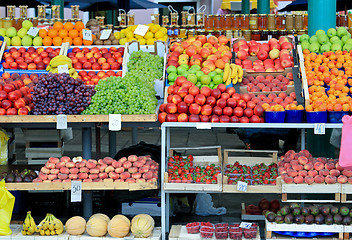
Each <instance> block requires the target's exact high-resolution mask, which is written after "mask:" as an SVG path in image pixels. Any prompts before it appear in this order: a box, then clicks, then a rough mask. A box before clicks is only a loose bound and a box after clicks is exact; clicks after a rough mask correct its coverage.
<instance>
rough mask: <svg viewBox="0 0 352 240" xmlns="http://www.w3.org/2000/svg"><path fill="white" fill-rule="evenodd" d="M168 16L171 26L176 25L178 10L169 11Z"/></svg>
mask: <svg viewBox="0 0 352 240" xmlns="http://www.w3.org/2000/svg"><path fill="white" fill-rule="evenodd" d="M170 17H171V25H173V26H176V25H178V12H172V13H170Z"/></svg>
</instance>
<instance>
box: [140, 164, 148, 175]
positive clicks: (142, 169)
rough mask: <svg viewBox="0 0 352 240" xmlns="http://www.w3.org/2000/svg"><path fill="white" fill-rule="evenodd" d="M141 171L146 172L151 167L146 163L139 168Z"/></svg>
mask: <svg viewBox="0 0 352 240" xmlns="http://www.w3.org/2000/svg"><path fill="white" fill-rule="evenodd" d="M138 171H139V172H140V173H146V172H148V171H149V167H148V166H146V165H144V166H143V167H140V168H139V170H138Z"/></svg>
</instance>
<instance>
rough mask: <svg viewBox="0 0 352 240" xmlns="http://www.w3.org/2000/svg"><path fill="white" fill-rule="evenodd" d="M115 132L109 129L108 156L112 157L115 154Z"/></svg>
mask: <svg viewBox="0 0 352 240" xmlns="http://www.w3.org/2000/svg"><path fill="white" fill-rule="evenodd" d="M116 144H117V143H116V132H115V131H109V156H110V157H114V156H115V155H116V153H117V152H116V151H117V150H116Z"/></svg>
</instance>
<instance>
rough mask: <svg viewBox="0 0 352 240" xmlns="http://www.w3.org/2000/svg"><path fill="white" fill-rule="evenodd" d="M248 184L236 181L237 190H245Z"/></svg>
mask: <svg viewBox="0 0 352 240" xmlns="http://www.w3.org/2000/svg"><path fill="white" fill-rule="evenodd" d="M247 187H248V184H247V183H246V182H242V181H238V182H237V191H241V192H247Z"/></svg>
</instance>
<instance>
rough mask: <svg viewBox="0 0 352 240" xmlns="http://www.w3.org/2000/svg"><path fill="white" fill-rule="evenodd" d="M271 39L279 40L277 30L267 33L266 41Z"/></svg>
mask: <svg viewBox="0 0 352 240" xmlns="http://www.w3.org/2000/svg"><path fill="white" fill-rule="evenodd" d="M271 38H276V39H278V38H279V35H278V31H277V30H273V31H269V34H268V40H270V39H271Z"/></svg>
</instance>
